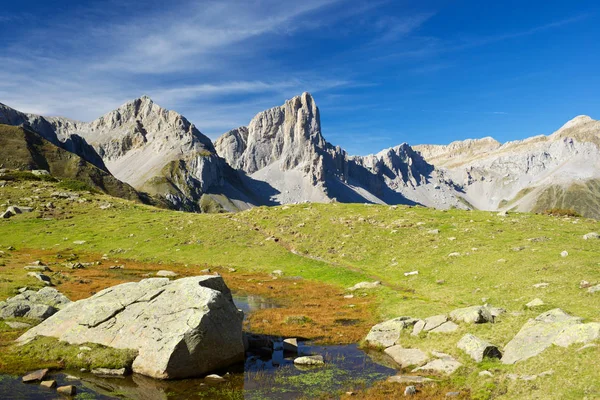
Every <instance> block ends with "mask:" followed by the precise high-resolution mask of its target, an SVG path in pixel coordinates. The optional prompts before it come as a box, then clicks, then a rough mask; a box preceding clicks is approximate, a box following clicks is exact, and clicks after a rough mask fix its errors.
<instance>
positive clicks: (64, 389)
mask: <svg viewBox="0 0 600 400" xmlns="http://www.w3.org/2000/svg"><path fill="white" fill-rule="evenodd" d="M56 391H57V392H58V393H60V394H63V395H65V396H75V394H76V393H77V389H76V388H75V386H73V385H67V386H60V387H58V388H57V389H56Z"/></svg>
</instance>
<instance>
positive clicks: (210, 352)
mask: <svg viewBox="0 0 600 400" xmlns="http://www.w3.org/2000/svg"><path fill="white" fill-rule="evenodd" d="M242 320H243V312H242V311H240V310H238V309H237V307H236V306H235V304H234V303H233V299H232V297H231V292H230V291H229V288H228V287H227V286H226V285H225V282H224V281H223V279H222V278H221V277H219V276H197V277H190V278H183V279H178V280H174V281H170V280H169V279H168V278H151V279H144V280H142V281H140V282H130V283H124V284H122V285H118V286H114V287H111V288H108V289H105V290H103V291H101V292H99V293H97V294H96V295H94V296H92V297H90V298H87V299H84V300H80V301H76V302H73V303H70V304H69V305H67V306H66V307H64V308H63V309H62V310H60V311H59V312H57V313H56V314H54V315H53V316H52V317H50V318H48V319H47V320H45V321H44V322H42V323H41V324H40V325H38V326H36V327H34V328H32V329H30V330H29V331H27V332H26V333H25V334H24V335H22V336H21V337H20V338H19V339H17V340H18V341H19V342H21V343H26V342H28V341H30V340H32V339H33V338H35V337H36V336H50V337H55V338H58V339H59V340H62V341H66V342H68V343H71V344H82V343H86V342H90V343H98V344H101V345H105V346H109V347H113V348H118V349H133V350H137V351H138V356H137V357H136V359H135V360H134V362H133V371H134V372H136V373H139V374H143V375H147V376H151V377H153V378H159V379H176V378H188V377H194V376H199V375H203V374H206V373H208V372H211V371H214V370H217V369H220V368H224V367H227V366H229V365H231V364H233V363H236V362H239V361H242V360H243V359H244V343H243V340H242Z"/></svg>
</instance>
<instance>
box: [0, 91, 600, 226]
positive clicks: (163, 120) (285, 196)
mask: <svg viewBox="0 0 600 400" xmlns="http://www.w3.org/2000/svg"><path fill="white" fill-rule="evenodd" d="M0 124H4V125H13V126H18V127H20V129H22V130H23V132H27V134H26V136H27V137H28V138H29V139H28V140H29V141H32V140H34V139H35V141H37V142H40V141H42V142H43V143H44V148H50V147H56V148H58V149H60V151H64V152H68V153H71V154H73V155H75V157H77V158H78V159H80V161H79V164H81V165H84V164H85V165H87V164H89V165H91V166H93V171H94V173H95V174H96V175H97V174H105V175H107V176H110V177H111V178H112V177H114V178H112V179H114V180H115V182H116V181H120V182H121V184H122V185H123V186H122V187H124V188H133V189H135V191H137V197H139V198H140V199H148V198H153V199H154V200H153V202H154V203H158V204H167V205H168V206H169V207H171V208H176V209H181V210H185V211H195V212H198V211H205V212H206V211H219V210H227V211H236V210H243V209H247V208H250V207H253V206H259V205H278V204H287V203H298V202H333V201H338V202H360V203H375V204H409V205H422V206H427V207H436V208H442V209H444V208H451V207H456V208H465V209H468V208H474V209H482V210H518V211H534V212H541V211H544V210H547V209H550V208H568V209H574V210H575V211H577V212H579V213H580V214H582V215H584V216H589V217H594V218H600V207H599V206H600V168H599V167H600V122H599V121H595V120H593V119H591V118H590V117H587V116H579V117H576V118H575V119H573V120H571V121H569V122H568V123H567V124H565V125H564V126H563V127H562V128H560V129H559V130H558V131H556V132H555V133H553V134H552V135H549V136H535V137H531V138H528V139H525V140H521V141H514V142H508V143H504V144H501V143H499V142H497V141H496V140H494V139H492V138H489V137H488V138H483V139H475V140H465V141H459V142H453V143H451V144H449V145H419V146H414V147H411V146H410V145H408V144H406V143H403V144H400V145H398V146H395V147H392V148H389V149H386V150H383V151H381V152H379V153H377V154H372V155H368V156H352V155H349V154H348V153H347V152H346V151H345V150H344V149H342V148H340V147H339V146H334V145H332V144H330V143H328V142H327V141H326V140H325V138H324V136H323V134H322V131H321V121H320V115H319V109H318V107H317V105H316V103H315V100H314V99H313V97H312V96H311V95H310V94H309V93H303V94H302V95H300V96H296V97H294V98H292V99H290V100H287V101H286V102H285V104H283V105H282V106H279V107H274V108H271V109H269V110H266V111H263V112H260V113H259V114H257V115H256V116H255V117H254V118H253V119H252V120H251V121H250V122H249V124H248V125H247V126H242V127H238V128H235V129H232V130H230V131H228V132H226V133H224V134H223V135H222V136H221V137H219V138H218V139H217V140H215V142H214V143H213V142H212V141H211V140H210V139H209V138H208V137H206V136H205V135H203V134H202V133H201V132H200V131H199V130H198V129H197V128H196V127H195V126H194V125H193V124H192V123H190V122H189V121H188V120H187V119H186V118H185V117H183V116H182V115H180V114H178V113H176V112H175V111H170V110H166V109H164V108H162V107H160V106H159V105H157V104H156V103H154V102H153V101H152V100H151V99H150V98H149V97H146V96H143V97H140V98H138V99H135V100H132V101H130V102H128V103H126V104H124V105H122V106H121V107H119V108H118V109H116V110H114V111H111V112H109V113H107V114H105V115H103V116H102V117H100V118H98V119H96V120H94V121H92V122H80V121H74V120H70V119H67V118H62V117H44V116H39V115H33V114H26V113H22V112H20V111H17V110H15V109H13V108H11V107H9V106H6V105H4V104H1V103H0ZM1 132H2V133H1V135H2V136H5V135H6V134H5V133H4V131H1ZM32 135H34V136H36V137H35V138H33V136H32ZM0 140H2V137H1V136H0ZM13 142H14V140H13ZM40 143H41V142H40ZM49 146H50V147H49ZM21 147H23V148H25V147H27V148H29V147H31V146H29V147H28V144H27V141H24V142H22V143H21ZM54 152H55V153H56V150H55V151H54ZM29 154H31V152H29ZM0 155H2V159H1V160H0V164H4V166H5V167H9V166H10V165H12V166H13V167H14V166H15V165H17V164H19V163H16V164H15V163H14V162H12V164H11V163H7V162H5V158H6V157H8V156H7V155H4V154H3V153H2V152H0ZM38 158H39V157H38ZM71 162H72V161H71ZM8 164H10V165H8ZM21 164H22V166H23V167H25V168H27V166H26V164H27V163H26V162H23V163H21ZM29 164H31V163H29ZM38 164H40V165H46V166H47V167H48V168H49V169H50V170H51V171H50V172H51V173H53V174H56V173H58V172H57V171H62V170H64V168H62V167H59V166H58V165H56V162H54V164H52V165H49V164H48V163H46V164H44V163H43V162H42V163H38ZM37 167H39V165H37ZM30 168H33V166H30ZM52 169H54V171H52ZM82 176H83V177H85V173H84V172H80V173H79V175H78V176H77V178H78V179H83V178H82ZM69 177H71V176H69ZM105 179H109V178H105ZM83 180H84V181H85V180H87V181H89V179H83ZM110 186H111V187H112V186H114V185H110ZM99 187H100V189H101V190H104V191H108V190H107V189H106V188H103V187H102V185H99ZM133 189H131V190H132V191H133ZM113 192H114V193H115V195H121V196H124V195H125V193H127V196H129V197H131V196H132V195H131V191H129V190H113Z"/></svg>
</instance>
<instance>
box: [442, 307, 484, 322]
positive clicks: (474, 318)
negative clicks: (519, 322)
mask: <svg viewBox="0 0 600 400" xmlns="http://www.w3.org/2000/svg"><path fill="white" fill-rule="evenodd" d="M450 318H451V319H452V320H454V321H456V322H465V323H467V324H483V323H486V322H494V317H493V316H492V314H491V313H490V310H488V309H487V307H485V306H471V307H466V308H459V309H456V310H454V311H452V312H451V313H450Z"/></svg>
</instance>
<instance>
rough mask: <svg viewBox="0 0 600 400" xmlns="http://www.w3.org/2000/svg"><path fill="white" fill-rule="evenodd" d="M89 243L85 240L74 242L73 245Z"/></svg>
mask: <svg viewBox="0 0 600 400" xmlns="http://www.w3.org/2000/svg"><path fill="white" fill-rule="evenodd" d="M86 243H87V242H86V241H85V240H76V241H74V242H73V244H86Z"/></svg>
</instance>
